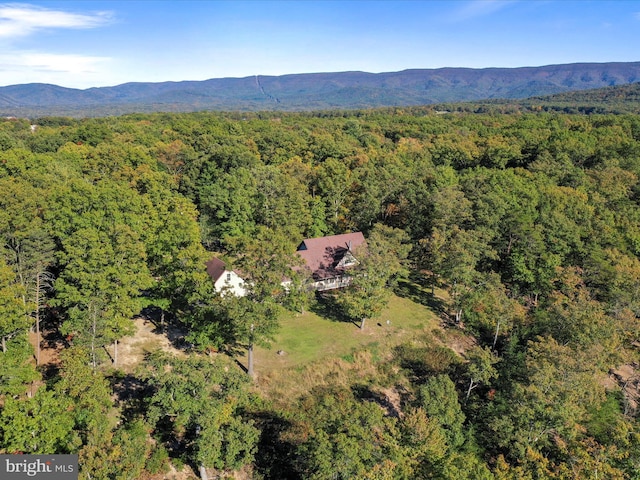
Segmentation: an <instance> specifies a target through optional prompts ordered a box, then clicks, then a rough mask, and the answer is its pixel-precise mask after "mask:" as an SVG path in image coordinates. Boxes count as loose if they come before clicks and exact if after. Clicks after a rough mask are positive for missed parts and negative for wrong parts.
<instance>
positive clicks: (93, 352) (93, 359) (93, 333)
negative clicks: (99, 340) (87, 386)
mask: <svg viewBox="0 0 640 480" xmlns="http://www.w3.org/2000/svg"><path fill="white" fill-rule="evenodd" d="M92 316H93V318H92V320H93V322H92V325H91V364H92V365H93V369H94V370H95V368H96V367H97V366H98V363H97V362H96V330H97V326H96V321H97V320H96V311H95V307H93V315H92Z"/></svg>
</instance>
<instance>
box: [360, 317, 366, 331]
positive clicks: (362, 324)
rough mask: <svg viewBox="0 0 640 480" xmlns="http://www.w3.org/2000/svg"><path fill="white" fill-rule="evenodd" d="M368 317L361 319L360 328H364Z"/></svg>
mask: <svg viewBox="0 0 640 480" xmlns="http://www.w3.org/2000/svg"><path fill="white" fill-rule="evenodd" d="M365 320H366V318H363V319H362V320H360V330H364V322H365Z"/></svg>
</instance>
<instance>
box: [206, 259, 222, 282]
mask: <svg viewBox="0 0 640 480" xmlns="http://www.w3.org/2000/svg"><path fill="white" fill-rule="evenodd" d="M225 270H226V268H225V264H224V262H223V261H222V260H220V259H219V258H217V257H213V258H212V259H211V260H209V261H208V262H207V273H208V274H209V276H210V277H211V278H213V281H214V282H217V281H218V279H219V278H220V277H221V276H222V274H223V273H224V272H225Z"/></svg>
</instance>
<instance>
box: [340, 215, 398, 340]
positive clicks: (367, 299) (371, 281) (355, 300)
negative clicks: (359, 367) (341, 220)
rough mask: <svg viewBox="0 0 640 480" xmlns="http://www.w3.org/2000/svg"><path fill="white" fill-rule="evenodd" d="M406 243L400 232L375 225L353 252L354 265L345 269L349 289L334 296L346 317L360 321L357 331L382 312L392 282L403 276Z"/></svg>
mask: <svg viewBox="0 0 640 480" xmlns="http://www.w3.org/2000/svg"><path fill="white" fill-rule="evenodd" d="M407 242H408V235H407V234H406V233H405V232H404V231H403V230H400V229H397V228H392V227H387V226H385V225H382V224H376V225H375V227H374V229H373V230H372V231H371V233H370V235H369V237H368V239H367V244H366V245H363V246H362V247H361V248H359V249H356V251H355V252H354V257H355V258H356V260H357V262H358V264H357V265H356V266H355V267H352V268H351V269H350V270H349V272H348V275H349V276H351V277H352V278H351V281H350V283H349V286H348V287H346V288H345V289H344V291H342V292H338V293H337V295H336V297H335V301H336V304H337V305H338V307H339V308H341V309H342V311H343V312H344V314H345V315H346V316H347V317H349V318H351V319H353V320H356V321H360V328H361V329H362V328H364V325H365V321H366V319H367V318H375V317H377V316H378V315H380V314H381V313H382V310H383V309H384V307H385V306H386V305H387V303H388V300H389V296H390V294H391V290H390V289H391V288H392V287H393V285H394V282H395V281H396V280H397V278H398V277H399V276H402V275H405V274H406V266H405V265H406V259H407V257H408V255H409V250H410V248H411V247H410V245H409V244H408V243H407Z"/></svg>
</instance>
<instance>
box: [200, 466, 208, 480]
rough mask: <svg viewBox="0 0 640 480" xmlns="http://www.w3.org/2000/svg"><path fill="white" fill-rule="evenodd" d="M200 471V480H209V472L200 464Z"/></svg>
mask: <svg viewBox="0 0 640 480" xmlns="http://www.w3.org/2000/svg"><path fill="white" fill-rule="evenodd" d="M199 470H200V478H201V479H202V480H209V475H207V470H206V468H204V465H203V464H200V467H199Z"/></svg>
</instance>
